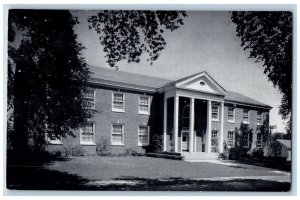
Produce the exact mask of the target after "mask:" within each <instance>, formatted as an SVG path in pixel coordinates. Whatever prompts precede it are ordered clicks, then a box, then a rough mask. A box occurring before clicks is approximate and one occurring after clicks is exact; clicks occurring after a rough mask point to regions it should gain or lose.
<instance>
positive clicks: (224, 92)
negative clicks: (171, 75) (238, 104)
mask: <svg viewBox="0 0 300 200" xmlns="http://www.w3.org/2000/svg"><path fill="white" fill-rule="evenodd" d="M201 76H205V77H206V78H207V79H208V81H209V82H210V83H211V84H213V85H214V86H215V87H216V88H217V89H218V90H220V92H221V93H223V94H226V90H224V89H223V88H222V87H221V86H220V84H218V83H217V81H215V80H213V79H212V78H211V77H210V76H209V75H208V73H207V72H205V71H204V72H201V73H199V74H196V75H195V76H192V77H190V78H188V79H186V80H183V81H181V82H178V83H176V84H175V86H176V87H179V86H182V85H184V84H186V83H189V82H191V81H193V80H195V79H197V78H200V77H201Z"/></svg>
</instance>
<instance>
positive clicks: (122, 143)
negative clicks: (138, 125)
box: [110, 123, 125, 146]
mask: <svg viewBox="0 0 300 200" xmlns="http://www.w3.org/2000/svg"><path fill="white" fill-rule="evenodd" d="M114 126H122V142H121V143H120V142H113V140H112V136H113V134H115V133H113V130H114ZM124 141H125V125H124V124H118V123H115V124H112V125H111V134H110V144H111V145H113V146H124V144H125V142H124Z"/></svg>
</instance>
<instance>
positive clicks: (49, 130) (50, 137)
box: [46, 124, 62, 144]
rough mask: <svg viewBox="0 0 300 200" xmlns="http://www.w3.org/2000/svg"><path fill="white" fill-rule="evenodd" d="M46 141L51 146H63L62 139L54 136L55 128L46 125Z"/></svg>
mask: <svg viewBox="0 0 300 200" xmlns="http://www.w3.org/2000/svg"><path fill="white" fill-rule="evenodd" d="M46 141H47V142H48V143H49V144H62V137H61V136H56V135H55V134H54V128H53V126H50V125H48V124H46Z"/></svg>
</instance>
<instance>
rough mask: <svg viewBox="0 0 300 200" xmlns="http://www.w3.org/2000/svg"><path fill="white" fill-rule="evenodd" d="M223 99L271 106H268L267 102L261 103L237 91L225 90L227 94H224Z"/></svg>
mask: <svg viewBox="0 0 300 200" xmlns="http://www.w3.org/2000/svg"><path fill="white" fill-rule="evenodd" d="M225 101H230V102H238V103H245V104H250V105H256V106H262V107H268V108H271V106H269V105H267V104H264V103H261V102H259V101H257V100H255V99H252V98H250V97H247V96H245V95H243V94H240V93H237V92H230V91H227V94H226V95H225Z"/></svg>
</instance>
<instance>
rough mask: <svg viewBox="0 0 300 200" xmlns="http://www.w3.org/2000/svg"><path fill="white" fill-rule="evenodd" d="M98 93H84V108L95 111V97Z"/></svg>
mask: <svg viewBox="0 0 300 200" xmlns="http://www.w3.org/2000/svg"><path fill="white" fill-rule="evenodd" d="M95 94H96V91H95V90H93V89H86V90H85V91H84V92H83V95H82V96H83V107H84V108H86V109H95V96H96V95H95Z"/></svg>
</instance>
